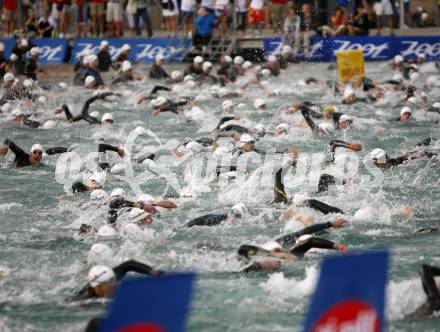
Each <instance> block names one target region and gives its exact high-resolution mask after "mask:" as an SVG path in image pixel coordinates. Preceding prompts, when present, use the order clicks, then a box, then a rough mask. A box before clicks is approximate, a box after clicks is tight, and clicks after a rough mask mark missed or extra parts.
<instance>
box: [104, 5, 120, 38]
mask: <svg viewBox="0 0 440 332" xmlns="http://www.w3.org/2000/svg"><path fill="white" fill-rule="evenodd" d="M106 20H107V23H108V30H109V35H110V37H121V36H122V3H121V0H109V1H108V2H107V12H106Z"/></svg>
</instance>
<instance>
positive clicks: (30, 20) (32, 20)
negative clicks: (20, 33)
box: [24, 8, 38, 37]
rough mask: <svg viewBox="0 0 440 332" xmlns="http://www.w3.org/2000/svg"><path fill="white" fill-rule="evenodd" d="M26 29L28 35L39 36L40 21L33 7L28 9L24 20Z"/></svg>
mask: <svg viewBox="0 0 440 332" xmlns="http://www.w3.org/2000/svg"><path fill="white" fill-rule="evenodd" d="M24 30H25V32H26V34H27V35H28V36H32V37H35V36H37V33H38V31H37V30H38V21H37V16H36V15H35V10H34V9H33V8H29V9H28V11H27V18H26V21H25V22H24Z"/></svg>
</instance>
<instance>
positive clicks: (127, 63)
mask: <svg viewBox="0 0 440 332" xmlns="http://www.w3.org/2000/svg"><path fill="white" fill-rule="evenodd" d="M121 69H122V71H127V70H130V69H131V62H130V61H128V60H125V61H124V62H123V63H122V66H121Z"/></svg>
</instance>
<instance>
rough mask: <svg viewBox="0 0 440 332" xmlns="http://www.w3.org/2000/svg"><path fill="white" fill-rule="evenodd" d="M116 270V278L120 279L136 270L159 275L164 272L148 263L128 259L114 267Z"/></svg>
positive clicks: (144, 273) (145, 273)
mask: <svg viewBox="0 0 440 332" xmlns="http://www.w3.org/2000/svg"><path fill="white" fill-rule="evenodd" d="M113 271H114V272H115V275H116V279H117V280H118V281H119V280H121V279H122V278H124V277H125V275H126V274H127V273H128V272H135V273H139V274H143V275H147V276H158V275H161V274H163V273H164V272H163V271H160V270H156V269H154V268H152V267H151V266H149V265H147V264H143V263H141V262H138V261H135V260H129V261H126V262H124V263H122V264H120V265H118V266H116V267H114V268H113Z"/></svg>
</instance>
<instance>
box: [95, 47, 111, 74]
mask: <svg viewBox="0 0 440 332" xmlns="http://www.w3.org/2000/svg"><path fill="white" fill-rule="evenodd" d="M98 59H99V65H98V69H99V70H100V71H102V72H104V71H109V69H110V66H111V65H112V58H111V56H110V53H109V52H108V51H105V50H101V51H99V52H98Z"/></svg>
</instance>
